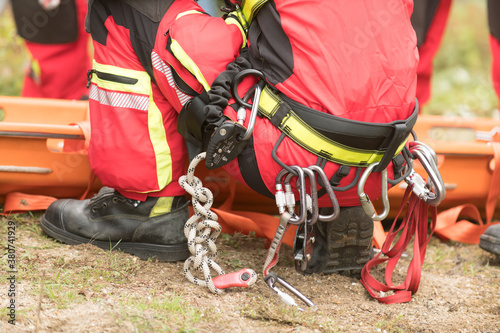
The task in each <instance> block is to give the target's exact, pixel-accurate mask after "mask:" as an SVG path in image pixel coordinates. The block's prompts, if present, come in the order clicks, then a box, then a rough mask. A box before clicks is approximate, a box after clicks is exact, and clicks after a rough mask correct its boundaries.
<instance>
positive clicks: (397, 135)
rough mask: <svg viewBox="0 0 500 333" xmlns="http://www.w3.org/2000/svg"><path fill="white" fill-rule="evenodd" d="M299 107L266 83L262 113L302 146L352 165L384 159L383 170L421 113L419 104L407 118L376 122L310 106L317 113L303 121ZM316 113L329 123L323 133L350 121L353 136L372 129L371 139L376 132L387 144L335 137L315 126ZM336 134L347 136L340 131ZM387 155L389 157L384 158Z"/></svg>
mask: <svg viewBox="0 0 500 333" xmlns="http://www.w3.org/2000/svg"><path fill="white" fill-rule="evenodd" d="M305 109H309V108H307V107H305V106H302V110H301V111H300V112H301V113H303V112H304V110H305ZM297 110H298V109H297V107H296V105H294V109H292V107H290V104H289V103H287V102H286V101H285V100H284V99H282V98H281V97H280V96H279V95H277V94H276V93H274V92H273V91H272V90H271V88H270V87H269V86H266V87H265V88H264V90H263V91H262V94H261V96H260V103H259V112H260V113H261V114H262V115H264V116H265V117H266V118H268V119H269V120H270V121H271V123H272V124H273V125H274V126H276V127H278V128H279V129H280V130H281V131H282V132H283V133H284V134H286V135H287V136H288V137H289V138H290V139H292V140H293V141H294V142H295V143H297V144H298V145H299V146H301V147H302V148H304V149H306V150H307V151H309V152H311V153H313V154H315V155H317V156H320V157H322V158H324V159H326V160H328V161H331V162H335V163H338V164H344V165H348V166H355V167H366V166H368V165H370V164H372V163H376V162H381V161H382V162H381V164H384V165H382V166H380V167H379V169H383V168H385V167H387V165H388V164H389V162H390V161H391V160H392V159H393V158H394V157H395V156H396V155H397V154H399V153H400V152H401V150H402V149H403V148H404V146H405V144H406V141H407V139H408V135H409V133H410V132H411V129H412V128H413V125H414V124H415V122H416V120H417V116H418V107H417V106H416V107H415V110H414V112H413V114H412V115H411V116H410V117H409V118H408V119H406V120H405V121H398V122H394V123H391V124H372V123H362V122H355V121H350V120H341V119H340V118H339V117H335V116H331V115H326V114H323V113H321V115H319V114H320V112H319V111H316V110H312V109H309V110H311V111H312V112H315V113H311V112H310V113H308V114H307V119H308V121H307V122H306V121H304V120H303V116H302V117H300V116H299V115H298V112H299V111H297ZM316 113H317V114H318V116H320V117H321V119H320V121H321V122H324V123H326V126H325V128H324V129H323V131H322V132H325V130H326V129H327V128H330V129H333V128H336V127H337V128H338V127H339V125H341V126H340V127H345V125H346V124H350V129H349V131H350V133H349V135H350V136H352V137H353V138H354V137H357V138H367V131H368V132H369V133H368V134H369V136H370V139H373V135H375V136H377V137H376V139H379V140H382V142H384V144H383V146H382V147H370V148H369V149H366V148H364V147H356V144H355V142H354V140H352V142H347V141H351V140H343V141H342V142H341V141H340V140H333V139H331V138H329V137H327V136H326V135H324V134H322V133H320V132H319V131H318V130H316V129H315V128H313V126H311V120H312V119H313V116H314V115H315V114H316ZM338 121H341V122H342V124H338V123H337V124H336V125H335V122H338ZM332 125H333V126H332ZM360 126H361V127H360ZM373 130H375V131H377V133H376V134H374V133H375V132H373ZM334 134H338V135H339V136H342V135H343V133H340V132H338V133H334ZM385 155H386V157H387V158H384V156H385ZM383 160H384V161H383Z"/></svg>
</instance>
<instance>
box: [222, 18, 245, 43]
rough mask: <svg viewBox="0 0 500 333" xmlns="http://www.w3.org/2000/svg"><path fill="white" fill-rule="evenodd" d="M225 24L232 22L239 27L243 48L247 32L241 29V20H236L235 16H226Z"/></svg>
mask: <svg viewBox="0 0 500 333" xmlns="http://www.w3.org/2000/svg"><path fill="white" fill-rule="evenodd" d="M225 22H226V24H234V25H236V26H237V27H238V29H240V32H241V37H242V39H243V43H242V44H241V48H244V47H245V46H246V45H247V34H246V33H245V31H244V30H243V27H242V26H241V22H240V21H238V19H237V18H235V17H231V16H230V17H228V18H227V19H226V20H225Z"/></svg>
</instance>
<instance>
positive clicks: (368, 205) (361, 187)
mask: <svg viewBox="0 0 500 333" xmlns="http://www.w3.org/2000/svg"><path fill="white" fill-rule="evenodd" d="M378 164H379V163H378V162H376V163H372V164H370V165H369V166H368V167H367V168H366V170H365V171H364V172H363V174H362V175H361V178H360V179H359V183H358V197H359V201H360V202H361V206H362V207H363V210H364V211H365V213H366V215H368V216H370V218H371V219H372V220H374V221H382V220H383V219H385V218H386V217H387V215H389V210H390V204H389V196H388V195H387V169H384V170H382V171H381V173H382V177H381V178H382V180H381V187H382V203H383V205H384V211H383V212H382V213H381V214H378V215H377V212H376V211H375V207H374V206H373V203H372V202H371V201H370V198H369V197H368V194H366V193H365V192H364V191H365V183H366V180H367V179H368V177H369V176H370V174H371V173H372V171H373V169H374V168H375V167H376V166H377V165H378Z"/></svg>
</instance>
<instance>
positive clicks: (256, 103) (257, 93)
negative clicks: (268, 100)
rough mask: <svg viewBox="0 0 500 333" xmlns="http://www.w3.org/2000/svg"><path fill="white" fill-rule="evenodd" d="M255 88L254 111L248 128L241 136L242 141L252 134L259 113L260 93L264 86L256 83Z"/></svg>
mask: <svg viewBox="0 0 500 333" xmlns="http://www.w3.org/2000/svg"><path fill="white" fill-rule="evenodd" d="M254 88H255V90H254V93H253V101H252V112H251V113H250V120H249V123H248V127H247V130H246V131H245V133H243V134H242V135H241V137H240V140H241V141H245V140H248V139H249V138H250V137H251V136H252V132H253V128H254V127H255V119H256V118H257V114H258V113H259V103H260V94H261V92H262V88H261V87H260V85H259V84H256V85H255V86H254ZM238 112H239V110H238Z"/></svg>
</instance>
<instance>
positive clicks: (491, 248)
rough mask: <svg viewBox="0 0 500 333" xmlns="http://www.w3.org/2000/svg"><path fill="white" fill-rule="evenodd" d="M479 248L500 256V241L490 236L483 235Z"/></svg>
mask: <svg viewBox="0 0 500 333" xmlns="http://www.w3.org/2000/svg"><path fill="white" fill-rule="evenodd" d="M479 247H480V248H482V249H483V250H485V251H488V252H491V253H494V254H497V255H500V239H498V238H496V237H492V236H490V235H481V237H480V238H479Z"/></svg>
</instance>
